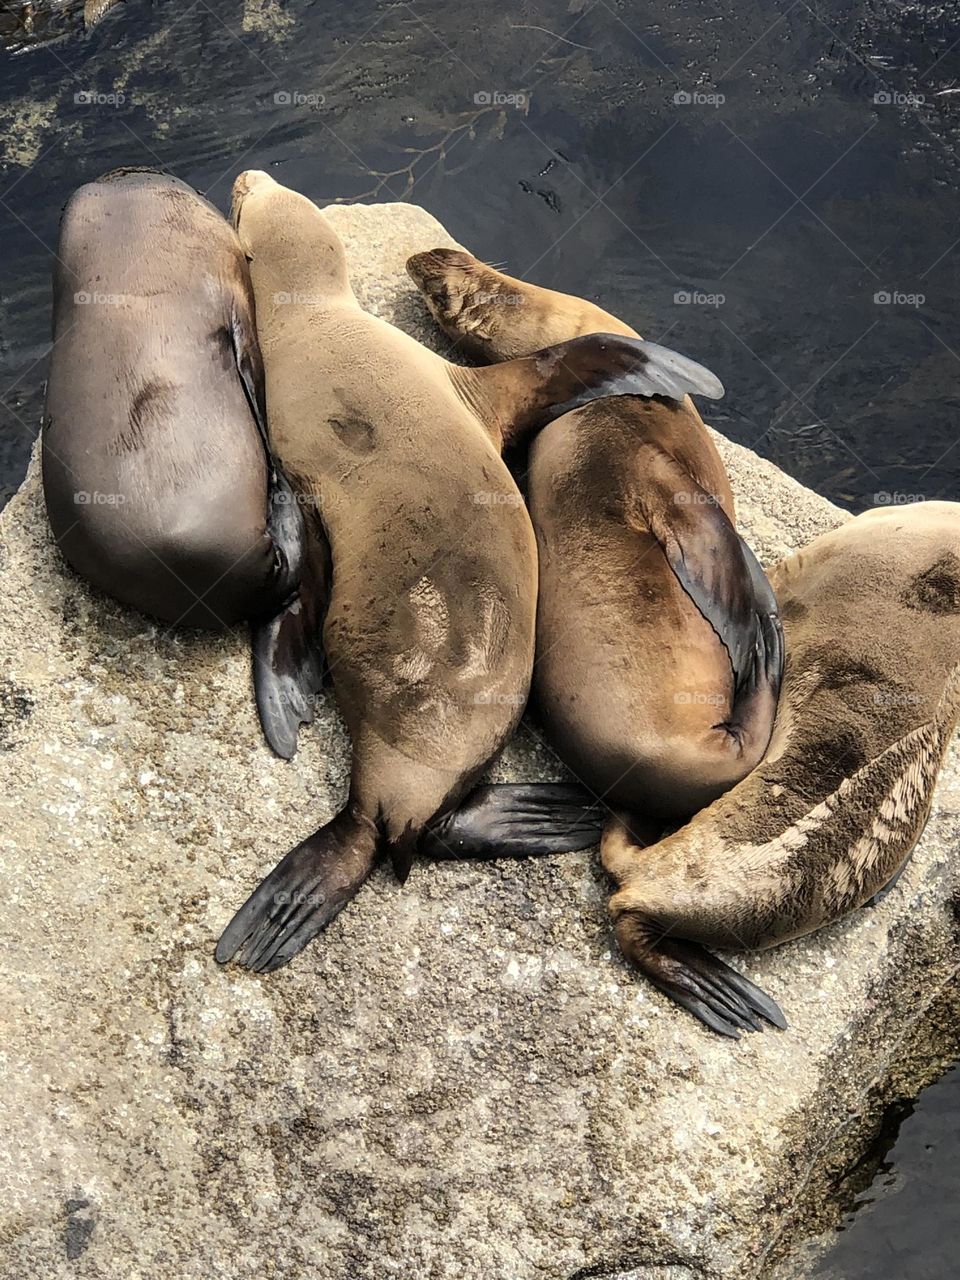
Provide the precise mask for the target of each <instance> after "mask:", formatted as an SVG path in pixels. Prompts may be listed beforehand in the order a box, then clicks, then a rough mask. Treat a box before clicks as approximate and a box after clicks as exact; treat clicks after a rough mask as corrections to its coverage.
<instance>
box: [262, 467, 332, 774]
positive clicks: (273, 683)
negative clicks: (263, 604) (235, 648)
mask: <svg viewBox="0 0 960 1280" xmlns="http://www.w3.org/2000/svg"><path fill="white" fill-rule="evenodd" d="M277 480H278V485H277V489H276V494H275V502H276V503H277V504H278V509H280V510H283V509H285V510H286V512H287V514H286V515H281V516H280V517H278V519H276V520H275V519H273V518H271V534H272V536H273V540H274V543H275V545H276V546H277V547H278V549H279V550H280V554H281V556H282V557H283V558H284V559H285V560H286V564H285V567H284V576H285V577H286V578H287V579H288V580H289V578H291V577H292V578H293V580H294V581H296V580H297V577H296V575H299V583H298V585H297V587H296V591H295V592H294V594H293V595H292V596H291V597H290V598H289V599H288V600H287V602H286V604H285V605H284V607H283V608H282V609H281V610H280V612H279V613H276V614H274V615H273V616H272V617H269V618H264V619H260V620H259V621H258V622H255V623H254V625H253V687H254V693H255V695H256V700H257V712H258V714H259V716H260V726H261V728H262V729H263V735H264V737H265V738H266V740H267V742H268V744H269V746H270V748H271V750H273V751H275V752H276V754H277V755H278V756H280V757H281V758H282V759H284V760H290V759H292V758H293V756H294V755H295V754H296V750H297V734H298V731H299V728H300V726H301V725H302V724H309V723H310V721H311V720H312V719H313V717H314V711H315V707H316V698H317V694H318V693H319V692H320V690H321V688H322V686H323V678H324V672H325V664H324V660H323V619H324V615H325V613H326V609H327V602H328V599H329V594H330V577H331V570H330V550H329V547H328V546H327V545H326V542H325V541H322V540H321V538H320V536H319V535H317V534H314V533H308V532H307V530H306V528H305V523H304V521H303V520H302V518H301V517H300V512H299V510H298V509H297V508H296V506H295V505H291V504H293V503H294V496H293V492H292V490H291V488H290V486H289V484H288V483H287V481H286V478H285V477H284V476H283V475H282V473H280V472H278V475H277ZM284 520H287V521H288V522H289V523H290V524H291V525H293V531H290V530H289V529H288V530H283V524H282V522H283V521H284Z"/></svg>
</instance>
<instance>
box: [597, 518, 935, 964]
mask: <svg viewBox="0 0 960 1280" xmlns="http://www.w3.org/2000/svg"><path fill="white" fill-rule="evenodd" d="M958 552H960V504H955V503H942V502H937V503H921V504H918V505H916V506H914V507H908V508H905V509H901V510H898V511H890V510H887V509H885V510H880V511H874V512H868V513H867V514H866V515H864V516H861V517H859V518H858V519H856V520H853V521H850V522H849V523H847V524H845V525H842V526H841V527H840V528H839V529H837V530H835V531H833V532H832V533H828V534H825V535H824V536H823V537H821V538H818V539H817V540H816V541H815V542H813V543H812V544H811V545H810V546H809V547H808V548H806V550H804V551H802V552H801V553H800V554H799V555H797V556H793V557H791V558H790V559H789V560H786V561H784V562H783V563H782V564H781V565H780V566H779V567H778V568H777V569H776V570H775V571H774V572H773V574H772V580H773V583H774V586H775V588H776V590H777V592H778V596H779V598H780V600H781V602H782V605H783V609H784V622H785V632H786V640H787V646H788V651H789V654H790V656H789V659H788V663H787V669H786V674H785V677H784V685H783V693H782V697H781V704H780V711H779V714H778V718H777V723H776V727H775V730H774V735H773V739H772V741H771V744H770V748H769V750H768V752H767V755H766V757H765V759H764V761H763V763H762V764H761V765H760V766H759V768H757V769H756V770H755V771H754V772H753V773H752V774H750V775H749V776H748V777H747V778H746V779H745V780H744V781H743V782H741V783H740V784H739V785H738V786H736V787H734V788H733V789H732V790H731V791H730V792H728V793H727V794H726V795H725V796H723V797H722V798H721V799H720V800H718V801H716V802H715V803H714V804H713V805H711V806H710V807H709V808H708V809H706V810H704V811H703V812H702V813H700V814H698V815H697V816H696V817H695V818H694V819H693V821H692V822H690V823H688V824H687V825H686V826H685V827H683V828H682V829H681V830H679V831H677V832H676V833H675V834H673V835H671V836H669V837H668V838H666V839H664V840H662V841H660V842H659V843H657V844H655V845H653V846H652V847H647V848H640V847H639V846H637V845H635V844H633V843H632V842H631V841H630V840H629V838H628V836H627V835H626V832H625V826H624V825H618V826H617V827H616V828H615V829H614V828H612V829H611V831H610V833H609V834H608V837H607V839H606V841H605V849H604V855H605V864H606V866H607V869H608V871H610V873H611V874H612V875H613V876H614V878H615V879H616V880H617V881H618V883H619V884H620V886H621V888H620V891H619V892H618V893H617V894H616V895H615V896H614V898H613V899H612V902H611V909H612V911H613V914H614V916H615V917H620V916H622V915H624V914H626V913H635V914H637V915H639V916H640V917H642V918H643V919H644V920H646V921H648V922H650V923H651V924H652V925H654V926H655V928H656V930H657V931H660V932H666V931H669V932H670V934H672V935H676V936H679V937H683V938H690V939H694V940H696V941H698V942H703V943H706V944H708V945H713V946H722V947H732V948H741V947H745V948H754V947H767V946H771V945H774V944H776V943H779V942H783V941H785V940H787V939H789V938H793V937H797V936H799V935H801V934H804V933H807V932H809V931H810V930H813V929H816V928H818V927H819V926H820V925H823V924H825V923H829V922H830V921H833V920H837V919H839V918H840V917H841V916H843V915H844V914H845V913H846V912H848V911H850V910H851V909H853V908H855V907H858V906H861V905H862V904H863V903H865V902H867V901H868V900H869V899H870V898H872V897H873V896H874V895H875V894H876V893H877V891H878V890H879V889H881V888H882V887H883V886H884V885H885V884H887V883H888V882H889V881H890V880H891V879H892V877H893V876H894V875H895V874H896V873H897V872H898V870H899V869H900V868H901V867H902V865H903V863H904V861H905V860H906V858H907V857H908V856H909V854H910V852H911V851H912V849H913V847H914V845H915V844H916V842H917V839H918V838H919V836H920V833H921V831H922V830H923V826H924V824H925V822H926V820H927V817H928V814H929V811H930V805H931V802H932V797H933V791H934V786H935V783H936V778H937V774H938V771H939V769H940V765H941V762H942V760H943V756H944V753H945V751H946V749H947V746H948V745H949V742H950V738H951V735H952V732H953V729H954V727H955V725H956V723H957V718H958V715H960V625H958V621H960V619H957V613H956V611H953V612H948V611H945V610H944V608H943V605H944V602H945V601H947V600H956V599H958V598H960V595H958V589H960V561H958V559H957V553H958ZM934 580H935V581H936V582H937V584H938V585H937V589H936V590H931V589H929V584H930V583H931V582H932V581H934Z"/></svg>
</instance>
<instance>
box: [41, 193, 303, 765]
mask: <svg viewBox="0 0 960 1280" xmlns="http://www.w3.org/2000/svg"><path fill="white" fill-rule="evenodd" d="M53 339H54V344H53V351H52V355H51V361H50V375H49V381H48V386H47V397H46V408H45V415H44V426H43V433H42V441H41V454H42V464H43V491H44V496H45V498H46V504H47V512H48V515H49V518H50V524H51V526H52V528H53V532H54V536H55V537H56V540H57V543H58V545H59V547H60V550H61V551H62V552H63V554H64V556H65V557H66V558H67V560H68V561H69V562H70V564H71V565H72V566H73V567H74V569H76V570H77V572H78V573H80V574H81V575H82V576H83V577H85V578H86V579H87V580H88V581H89V582H92V583H93V584H94V585H95V586H97V587H99V588H100V589H101V590H103V591H106V592H108V593H109V594H110V595H112V596H114V597H115V598H116V599H118V600H121V601H122V602H123V603H124V604H128V605H132V606H133V607H135V608H137V609H141V610H143V612H145V613H147V614H150V615H152V616H154V617H157V618H160V619H162V620H163V621H165V622H169V623H179V624H180V625H182V626H191V627H213V628H217V629H219V628H223V627H228V626H231V625H233V624H234V623H236V622H239V621H241V620H243V619H248V618H252V619H255V620H257V622H256V625H255V629H254V656H255V662H254V681H255V687H256V693H257V702H258V707H259V710H260V716H261V722H262V724H263V728H264V732H265V733H266V736H267V739H268V741H269V742H270V744H271V746H273V748H274V749H275V750H276V751H277V752H278V753H279V754H281V755H285V756H286V755H290V754H292V750H293V746H294V745H295V743H296V728H297V725H298V724H299V723H300V722H301V721H302V720H306V719H310V718H311V712H310V696H311V694H312V693H313V692H314V691H315V690H316V689H317V688H318V687H319V685H320V678H321V672H320V664H319V654H318V653H317V652H316V651H315V649H314V647H313V645H312V643H311V639H310V630H311V626H312V622H311V620H312V619H314V618H315V617H316V616H322V609H323V597H324V595H325V592H326V580H325V579H326V565H325V563H324V562H323V560H322V558H320V557H319V556H318V554H317V550H318V549H317V548H316V547H315V544H313V543H311V542H309V541H308V539H307V538H306V535H305V527H304V523H303V519H302V516H301V512H300V509H299V506H298V505H297V503H296V502H295V501H294V495H293V493H292V491H291V489H290V486H289V485H288V483H287V481H286V478H285V477H284V475H283V472H282V470H281V469H280V467H279V466H278V464H277V462H276V460H275V458H274V457H273V455H272V452H271V448H270V443H269V440H268V438H267V430H266V424H265V420H264V405H263V365H262V361H261V358H260V348H259V345H258V343H257V334H256V326H255V319H254V306H253V293H252V289H251V285H250V276H249V272H248V271H247V264H246V260H245V258H244V255H243V252H242V250H241V249H240V245H239V242H238V240H237V237H236V233H235V232H234V231H233V228H232V227H231V226H230V224H229V223H228V222H227V220H226V219H225V218H224V217H223V215H222V214H221V213H219V212H218V211H217V210H216V209H214V207H213V206H212V205H210V204H208V203H207V201H206V200H204V199H203V198H202V197H201V196H199V195H198V194H197V193H196V192H195V191H194V190H192V188H190V187H188V186H187V185H186V183H184V182H181V181H180V180H179V179H178V178H174V177H172V176H171V175H169V174H164V173H160V172H158V171H157V170H154V169H117V170H114V171H113V172H111V173H108V174H105V175H104V176H103V177H101V178H98V179H97V180H96V181H95V182H89V183H87V184H86V185H85V186H82V187H80V188H79V190H77V191H76V192H75V193H74V194H73V195H72V196H71V198H70V200H69V201H68V202H67V205H66V208H65V209H64V212H63V218H62V220H61V224H60V242H59V247H58V252H57V260H56V265H55V268H54V307H53Z"/></svg>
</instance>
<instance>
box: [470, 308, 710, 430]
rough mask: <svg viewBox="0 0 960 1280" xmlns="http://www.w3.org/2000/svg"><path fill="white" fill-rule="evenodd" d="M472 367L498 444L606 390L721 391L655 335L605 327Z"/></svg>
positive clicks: (680, 394)
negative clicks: (654, 339) (490, 413)
mask: <svg viewBox="0 0 960 1280" xmlns="http://www.w3.org/2000/svg"><path fill="white" fill-rule="evenodd" d="M472 372H473V373H474V374H476V376H477V378H478V380H479V382H480V385H481V387H482V388H483V391H484V393H485V396H486V398H487V400H488V401H489V403H490V405H491V407H492V408H493V410H494V412H495V414H496V416H497V418H498V425H499V427H500V431H501V433H502V436H503V443H504V446H507V445H513V444H517V443H519V442H520V441H521V440H522V439H523V437H524V436H526V435H529V434H530V433H531V432H533V431H537V430H539V429H540V427H544V426H546V425H547V423H548V422H552V421H553V420H554V418H559V417H560V415H561V414H564V413H567V412H569V411H570V410H571V409H579V408H580V407H581V405H585V404H589V402H590V401H591V400H598V399H602V398H603V397H606V396H648V397H649V396H663V397H665V398H667V399H669V400H682V399H683V398H684V396H687V395H701V396H706V397H707V398H708V399H710V400H719V399H720V397H721V396H722V395H723V384H722V383H721V381H720V379H719V378H718V377H716V376H715V375H714V374H712V373H711V372H710V370H709V369H705V368H704V367H703V365H700V364H697V363H696V362H695V361H693V360H688V359H687V357H686V356H682V355H679V354H678V353H677V352H676V351H670V350H668V349H667V348H666V347H661V346H658V345H657V343H655V342H645V341H644V340H643V339H642V338H626V337H621V336H620V335H618V334H613V333H592V334H589V335H588V336H586V337H582V338H573V339H572V340H571V341H570V342H561V343H559V344H558V345H557V346H555V347H547V348H546V349H545V350H543V351H535V352H534V353H533V355H530V356H522V357H521V358H520V359H518V360H508V361H506V362H504V363H503V364H495V365H489V366H487V367H486V368H482V369H474V370H472Z"/></svg>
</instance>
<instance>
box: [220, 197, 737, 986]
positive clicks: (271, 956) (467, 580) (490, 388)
mask: <svg viewBox="0 0 960 1280" xmlns="http://www.w3.org/2000/svg"><path fill="white" fill-rule="evenodd" d="M233 217H234V222H235V225H236V227H237V230H238V234H239V237H240V241H241V244H242V245H243V248H244V250H245V252H246V254H247V256H248V258H249V260H250V270H251V275H252V279H253V287H254V293H255V296H256V300H257V318H258V330H259V334H260V342H261V347H262V350H263V358H264V365H265V369H266V380H267V404H268V406H269V416H270V431H271V438H272V440H273V443H274V446H275V448H276V449H277V452H278V454H279V456H280V458H281V459H282V461H283V464H284V467H285V468H286V470H287V474H288V475H289V476H290V478H291V482H292V483H293V484H294V486H295V487H296V488H297V489H298V490H300V491H301V492H303V493H305V494H308V495H310V496H311V497H312V498H313V499H314V501H315V504H316V508H315V509H316V511H317V513H318V519H317V521H316V523H315V525H314V533H315V535H316V536H317V537H318V538H324V539H326V540H327V541H328V542H329V547H330V552H331V555H332V563H333V589H332V594H331V597H330V604H329V610H328V613H327V616H326V623H325V626H324V634H323V643H324V649H325V652H326V657H327V660H328V663H329V666H330V670H331V673H332V678H333V685H334V691H335V695H336V699H337V703H338V705H339V707H340V709H341V711H342V713H343V716H344V718H345V720H346V722H347V726H348V729H349V731H350V736H351V740H352V743H353V766H352V773H351V783H350V795H349V799H348V802H347V805H346V807H345V808H344V809H343V810H342V811H341V812H340V813H339V814H338V815H337V816H336V817H335V818H334V819H333V820H332V821H331V822H330V823H328V824H327V825H326V826H324V827H322V828H321V829H320V830H319V831H318V832H316V833H315V834H314V835H313V836H311V837H310V838H309V839H308V840H306V841H304V842H303V843H302V844H300V845H298V846H297V847H296V848H295V849H293V850H292V851H291V852H290V853H289V854H288V855H287V856H286V857H285V858H284V859H283V861H282V862H281V863H280V864H279V866H278V867H277V868H275V870H274V871H273V872H272V873H271V874H270V875H269V876H268V877H267V878H266V880H265V881H264V882H263V884H262V885H261V886H260V888H259V889H258V890H257V891H256V892H255V893H254V894H253V895H252V897H251V898H250V900H249V901H248V902H247V903H246V905H245V906H244V907H243V908H241V910H240V911H239V912H238V913H237V915H236V916H235V917H234V919H233V921H232V922H231V924H230V925H229V926H228V928H227V929H226V931H225V932H224V934H223V936H222V937H221V939H220V942H219V945H218V947H217V953H216V954H217V959H218V960H220V961H221V962H222V961H225V960H227V959H229V958H231V957H232V956H233V955H234V954H239V958H240V961H241V963H243V964H245V965H247V966H248V967H250V968H253V969H257V970H261V971H268V970H271V969H275V968H278V967H279V966H280V965H282V964H284V963H286V962H287V961H288V960H289V959H290V958H291V957H292V956H293V955H295V954H296V952H297V951H299V950H300V949H301V947H303V946H304V945H305V944H306V943H307V942H308V941H309V940H310V938H312V937H313V936H314V935H315V934H316V933H318V932H319V931H320V929H322V928H323V927H324V925H325V924H326V923H327V922H328V921H329V920H330V919H332V917H333V916H334V915H335V914H336V912H337V911H338V910H339V909H340V908H341V907H342V906H343V905H344V904H345V902H346V901H348V900H349V898H350V897H352V896H353V894H354V893H356V891H357V889H358V888H359V887H360V885H361V884H362V883H363V881H364V879H365V878H366V876H367V875H368V874H369V872H370V870H371V869H372V867H373V866H374V863H375V861H376V859H377V857H378V855H379V854H380V853H381V852H384V851H388V852H389V854H390V856H391V857H392V859H393V862H394V866H395V868H396V869H397V871H398V874H400V875H401V877H403V876H405V875H406V873H407V871H408V869H409V866H410V860H411V858H412V856H413V853H414V850H415V848H416V847H417V844H418V842H419V841H420V838H421V835H422V834H423V833H424V831H425V829H426V828H427V825H428V823H430V822H431V819H436V818H441V819H442V818H443V816H444V815H445V814H448V813H449V812H450V811H451V810H452V809H454V808H455V806H456V805H457V803H458V802H459V800H460V798H461V797H462V796H464V795H465V793H466V792H467V790H468V789H469V787H470V786H471V785H472V784H473V782H474V781H475V780H476V779H477V778H478V776H479V775H480V773H481V772H482V771H483V769H484V768H485V767H486V765H487V764H488V763H489V762H490V761H491V760H492V759H493V758H494V757H495V756H496V755H497V753H498V752H499V751H500V749H501V747H502V746H503V744H504V742H505V741H506V739H507V737H508V735H509V734H510V733H511V731H512V730H513V728H514V727H515V725H516V724H517V722H518V720H519V718H520V715H521V712H522V711H523V707H524V704H525V702H526V698H527V692H528V688H529V683H530V672H531V667H532V664H533V645H534V614H535V607H536V592H537V585H536V574H537V569H536V547H535V543H534V536H533V530H532V528H531V525H530V520H529V517H528V515H527V512H526V510H525V508H524V506H523V503H522V500H521V498H520V494H519V491H518V490H517V487H516V485H515V484H514V482H513V480H512V478H511V476H510V473H509V472H508V470H507V468H506V467H505V465H504V464H503V462H502V460H501V458H500V449H501V447H502V446H503V444H504V443H505V442H507V441H512V440H516V439H519V438H521V437H522V436H523V434H524V433H525V432H528V431H531V430H535V429H537V428H538V427H540V426H542V425H543V423H544V422H547V421H549V420H550V419H551V418H552V417H554V416H555V415H556V414H558V413H562V412H564V411H565V410H566V409H568V408H570V407H572V406H574V405H576V404H582V403H584V402H585V401H586V400H588V399H590V398H592V397H594V396H597V395H605V394H611V393H624V392H632V391H636V390H645V391H649V390H656V389H658V388H659V389H663V390H668V389H672V392H671V393H676V394H681V395H682V394H684V392H686V391H687V390H690V389H694V388H701V389H704V390H705V391H706V392H708V393H709V392H710V391H711V390H715V387H716V383H715V379H713V377H712V375H710V374H708V373H707V372H706V370H703V369H701V368H700V366H698V365H694V364H693V363H692V362H690V361H685V360H684V359H683V358H682V357H679V356H676V355H674V354H673V353H671V352H667V351H664V350H663V349H661V348H658V347H656V346H654V345H653V344H648V343H642V342H639V341H638V340H636V339H632V338H621V337H616V336H614V335H610V334H606V335H598V336H592V337H589V338H580V339H577V340H575V341H573V342H568V343H565V344H563V345H562V346H560V347H557V348H552V349H550V350H548V351H541V352H536V353H534V354H532V355H528V356H527V357H525V358H524V359H521V360H517V361H513V362H510V363H508V364H500V365H496V366H493V367H490V368H488V369H466V368H460V367H458V366H455V365H451V364H449V363H448V362H447V361H445V360H443V359H442V358H441V357H440V356H438V355H435V354H434V353H433V352H431V351H428V350H427V349H426V348H424V347H423V346H421V344H420V343H418V342H416V341H415V340H414V339H413V338H410V337H409V336H407V335H406V334H404V333H402V332H401V331H400V330H399V329H396V328H394V327H393V326H392V325H389V324H387V323H385V322H384V321H382V320H380V319H378V318H377V317H375V316H372V315H370V314H368V313H367V312H365V311H363V310H362V309H361V307H360V306H359V305H358V303H357V301H356V298H355V297H354V295H353V291H352V290H351V288H350V282H349V278H348V274H347V267H346V261H345V257H344V252H343V247H342V245H341V243H340V241H339V239H338V237H337V235H336V233H335V232H334V230H333V228H332V227H331V225H330V223H329V222H328V221H327V219H326V218H325V217H324V216H323V214H322V213H321V212H320V210H319V209H318V208H317V207H316V205H314V204H313V203H312V202H311V201H310V200H308V199H306V198H305V197H304V196H302V195H299V194H298V193H296V192H294V191H290V190H288V189H286V188H284V187H282V186H280V185H279V184H278V183H276V182H274V181H273V179H272V178H270V177H269V176H268V175H267V174H264V173H257V172H250V173H245V174H241V176H240V177H239V178H238V179H237V181H236V183H235V184H234V193H233ZM468 843H469V842H466V841H465V842H464V847H466V846H467V845H468Z"/></svg>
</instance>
